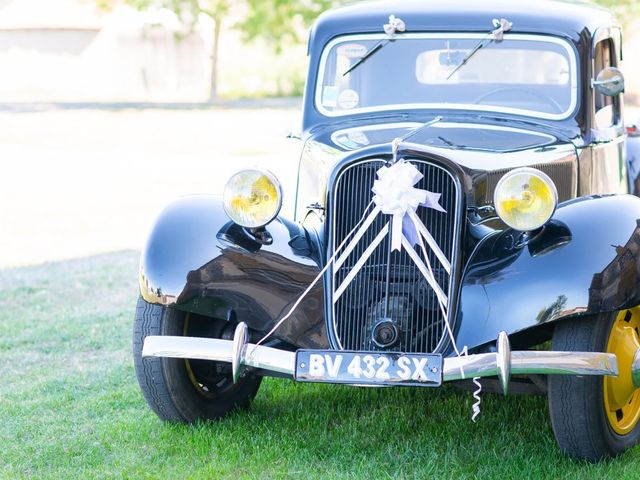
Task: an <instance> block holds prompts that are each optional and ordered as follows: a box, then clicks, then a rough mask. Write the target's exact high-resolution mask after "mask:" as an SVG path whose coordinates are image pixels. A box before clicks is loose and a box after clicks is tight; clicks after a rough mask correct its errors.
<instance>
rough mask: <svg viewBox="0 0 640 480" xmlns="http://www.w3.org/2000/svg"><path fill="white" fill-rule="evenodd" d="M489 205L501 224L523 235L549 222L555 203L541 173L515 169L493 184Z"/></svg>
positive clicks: (553, 191)
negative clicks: (493, 207)
mask: <svg viewBox="0 0 640 480" xmlns="http://www.w3.org/2000/svg"><path fill="white" fill-rule="evenodd" d="M493 204H494V206H495V208H496V212H497V213H498V215H499V216H500V218H501V219H502V221H503V222H504V223H506V224H507V225H508V226H510V227H511V228H513V229H514V230H520V231H523V232H526V231H531V230H535V229H536V228H539V227H541V226H543V225H544V224H545V223H547V222H548V221H549V219H550V218H551V216H552V215H553V213H554V212H555V210H556V206H557V204H558V191H557V189H556V186H555V184H554V183H553V180H551V178H549V176H548V175H547V174H545V173H544V172H541V171H540V170H537V169H535V168H529V167H524V168H516V169H515V170H511V171H510V172H508V173H506V174H505V175H504V176H503V177H502V178H501V179H500V181H499V182H498V185H496V189H495V192H494V194H493Z"/></svg>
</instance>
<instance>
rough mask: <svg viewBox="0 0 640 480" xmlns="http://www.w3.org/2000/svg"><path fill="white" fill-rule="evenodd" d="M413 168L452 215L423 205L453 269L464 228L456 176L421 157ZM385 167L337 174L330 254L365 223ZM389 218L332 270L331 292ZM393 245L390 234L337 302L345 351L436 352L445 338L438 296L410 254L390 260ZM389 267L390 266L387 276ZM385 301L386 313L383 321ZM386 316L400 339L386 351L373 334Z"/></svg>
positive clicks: (444, 279)
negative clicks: (374, 340)
mask: <svg viewBox="0 0 640 480" xmlns="http://www.w3.org/2000/svg"><path fill="white" fill-rule="evenodd" d="M411 163H413V164H414V165H415V166H416V167H417V168H418V169H419V170H420V172H421V173H422V174H423V176H424V178H423V179H422V180H420V181H419V182H418V184H417V185H416V187H417V188H420V189H425V190H429V191H432V192H436V193H441V194H442V196H441V199H440V204H441V205H442V206H443V208H444V209H445V210H446V211H447V213H442V212H437V211H435V210H433V209H427V208H423V207H421V208H418V211H417V213H418V216H419V217H420V219H421V221H422V222H423V223H424V224H425V226H426V227H427V229H428V230H429V231H430V232H431V234H432V235H433V237H434V239H435V241H436V242H437V244H438V245H439V247H440V249H441V250H442V251H443V252H444V254H445V256H447V258H448V259H449V261H450V262H451V263H452V264H453V263H454V262H453V261H452V259H453V256H454V252H455V251H456V248H457V241H458V237H459V232H458V230H459V223H460V222H459V221H456V219H458V218H459V216H460V212H459V211H458V208H459V201H458V192H457V189H456V185H457V183H456V182H455V180H454V178H453V177H452V175H451V174H450V173H449V172H448V171H446V170H445V169H444V168H443V167H441V166H439V165H436V164H432V163H430V162H426V161H421V160H411ZM384 165H385V162H383V161H382V160H371V161H365V162H360V163H356V164H352V165H350V166H349V167H347V168H346V169H345V170H343V171H342V172H341V173H340V175H339V177H338V179H337V180H336V184H335V189H334V197H333V199H332V202H331V205H330V208H331V212H332V218H333V222H332V231H331V232H330V236H331V237H330V238H331V240H330V245H329V246H330V252H329V255H332V254H333V250H334V249H335V248H336V247H337V246H338V245H340V243H342V241H343V240H344V238H345V236H346V235H347V234H348V233H349V232H350V231H351V230H352V229H353V228H354V227H355V225H356V223H357V222H358V221H359V220H360V219H361V218H362V216H363V214H364V212H365V209H366V207H367V206H368V205H369V203H370V201H371V198H372V196H373V194H372V192H371V188H372V186H373V183H374V181H375V179H376V172H377V170H378V169H379V168H381V167H382V166H384ZM390 221H391V217H390V216H388V215H384V214H379V215H378V216H377V217H376V219H375V221H374V222H373V224H372V225H371V226H370V227H369V229H368V230H367V232H366V233H365V235H363V237H362V238H361V239H360V241H359V242H358V245H357V247H356V248H355V249H354V250H353V252H352V253H351V255H350V256H349V258H348V259H347V260H346V261H345V262H344V264H343V265H342V266H341V267H340V268H339V269H338V270H337V271H334V272H332V279H333V287H332V292H335V291H336V289H337V288H338V287H339V286H340V285H341V284H342V282H343V281H344V279H345V278H346V277H347V275H349V272H350V271H351V269H352V268H353V267H354V265H355V264H356V262H357V261H358V260H359V259H360V258H361V256H362V255H363V252H364V251H365V249H366V248H367V247H368V246H369V245H371V243H372V242H373V240H374V238H375V237H376V235H377V234H378V233H379V232H380V230H382V228H384V226H385V225H386V224H387V223H388V222H390ZM390 248H391V242H390V235H387V236H386V238H385V239H384V240H383V241H382V242H381V243H380V245H379V246H378V247H377V248H375V250H374V252H373V254H372V255H371V257H370V258H369V259H368V260H367V261H366V263H365V264H364V266H363V268H362V269H361V270H360V272H359V273H358V274H357V275H356V276H355V278H354V279H353V281H352V282H351V284H350V285H349V286H348V287H347V289H346V290H345V292H344V293H343V294H342V296H341V297H340V298H338V300H337V301H336V302H335V303H334V305H333V311H332V314H333V326H334V329H333V331H334V334H335V337H336V339H337V342H338V347H340V348H343V349H347V350H379V349H384V350H387V351H404V352H424V353H428V352H433V351H436V350H437V349H438V346H439V344H440V342H441V340H442V337H443V335H444V334H445V328H444V319H443V317H442V313H441V312H440V309H439V307H438V302H437V299H436V297H435V293H434V292H433V291H432V289H431V287H429V286H428V284H427V282H426V280H425V279H424V278H423V276H422V274H421V273H420V270H419V269H418V268H417V266H416V265H415V263H414V262H413V261H412V260H411V259H410V257H409V255H408V254H407V253H406V252H405V251H401V252H391V255H390V257H389V256H388V255H389V250H390ZM425 248H426V250H427V258H428V260H429V262H430V263H431V266H432V268H433V270H434V274H435V276H436V280H437V281H438V283H439V285H440V287H441V288H442V290H443V291H444V292H445V293H447V295H450V277H449V275H448V274H446V272H445V271H444V269H443V268H442V267H441V265H440V263H439V260H438V259H437V257H436V256H435V254H434V253H433V252H432V251H431V249H430V248H429V247H428V246H427V245H426V244H425ZM415 249H416V252H417V254H418V255H419V256H420V258H422V259H423V261H424V260H425V258H424V253H423V251H422V249H421V248H420V247H419V246H416V247H415ZM388 258H390V260H391V261H390V262H388ZM387 263H389V264H390V265H389V276H388V278H387ZM387 281H388V282H389V288H388V290H389V291H388V295H387V291H386V290H387ZM387 303H388V311H387V312H386V316H385V304H387ZM383 318H388V319H390V320H391V321H392V322H394V324H395V325H396V326H397V328H398V331H399V339H398V341H397V342H395V343H394V344H392V345H389V346H387V347H384V348H381V347H379V346H377V345H376V344H375V343H374V342H373V341H372V330H373V327H374V326H375V324H376V323H377V322H379V321H380V320H382V319H383Z"/></svg>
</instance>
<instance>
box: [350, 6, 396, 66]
mask: <svg viewBox="0 0 640 480" xmlns="http://www.w3.org/2000/svg"><path fill="white" fill-rule="evenodd" d="M382 28H383V29H384V33H386V34H387V35H388V37H389V38H386V39H384V40H380V41H379V42H378V43H377V44H376V46H375V47H373V48H372V49H371V50H369V51H368V52H367V53H365V54H364V55H363V56H362V58H360V60H358V61H357V62H356V63H354V64H353V65H351V66H350V67H349V68H348V69H347V70H346V71H345V72H344V73H343V74H342V76H343V77H346V76H347V75H348V74H349V73H351V72H353V71H354V70H355V69H356V68H358V67H359V66H360V65H362V64H363V63H364V62H366V61H367V59H369V58H371V57H372V56H373V55H374V54H375V53H376V52H378V51H380V50H381V49H382V47H385V46H386V45H387V44H388V43H389V42H392V41H393V40H395V36H396V33H398V32H404V31H405V30H406V29H407V27H406V25H405V23H404V22H403V21H402V20H401V19H399V18H396V16H395V15H389V23H386V24H384V25H383V26H382Z"/></svg>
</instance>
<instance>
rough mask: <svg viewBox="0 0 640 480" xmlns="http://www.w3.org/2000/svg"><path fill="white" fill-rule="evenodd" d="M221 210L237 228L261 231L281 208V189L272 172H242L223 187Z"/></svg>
mask: <svg viewBox="0 0 640 480" xmlns="http://www.w3.org/2000/svg"><path fill="white" fill-rule="evenodd" d="M223 205H224V210H225V212H227V215H229V218H230V219H231V220H233V221H234V222H235V223H237V224H238V225H241V226H243V227H248V228H256V227H262V226H263V225H266V224H267V223H269V222H270V221H271V220H273V219H274V218H275V217H276V216H277V215H278V212H279V211H280V207H282V187H281V186H280V182H279V181H278V179H277V178H276V177H275V175H273V174H272V173H271V172H267V171H266V170H242V171H240V172H238V173H236V174H235V175H233V176H232V177H231V178H230V179H229V181H228V182H227V184H226V185H225V187H224V195H223Z"/></svg>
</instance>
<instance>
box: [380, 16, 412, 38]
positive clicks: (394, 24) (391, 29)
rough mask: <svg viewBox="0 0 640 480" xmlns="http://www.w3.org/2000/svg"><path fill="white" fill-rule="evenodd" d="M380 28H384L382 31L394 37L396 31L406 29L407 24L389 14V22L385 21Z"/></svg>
mask: <svg viewBox="0 0 640 480" xmlns="http://www.w3.org/2000/svg"><path fill="white" fill-rule="evenodd" d="M382 28H384V33H386V34H387V35H389V36H390V37H395V35H396V33H398V32H401V33H402V32H404V31H405V30H406V29H407V26H406V25H405V23H404V22H403V21H402V20H400V19H399V18H397V17H396V16H395V15H389V23H385V24H384V25H383V26H382Z"/></svg>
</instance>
